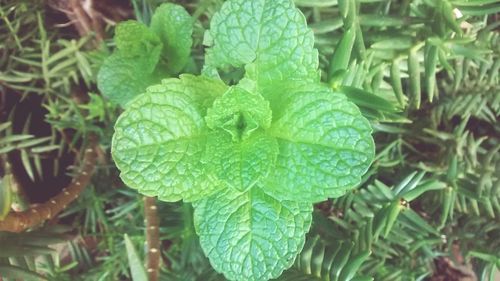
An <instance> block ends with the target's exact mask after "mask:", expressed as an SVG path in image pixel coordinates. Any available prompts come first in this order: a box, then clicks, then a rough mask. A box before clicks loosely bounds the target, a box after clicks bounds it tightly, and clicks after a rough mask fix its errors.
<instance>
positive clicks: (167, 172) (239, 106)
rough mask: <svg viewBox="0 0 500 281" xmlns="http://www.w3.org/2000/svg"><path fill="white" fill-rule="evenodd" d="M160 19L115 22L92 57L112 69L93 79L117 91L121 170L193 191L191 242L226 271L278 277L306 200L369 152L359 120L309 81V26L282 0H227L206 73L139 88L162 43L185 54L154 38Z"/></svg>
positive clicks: (307, 209) (215, 24)
mask: <svg viewBox="0 0 500 281" xmlns="http://www.w3.org/2000/svg"><path fill="white" fill-rule="evenodd" d="M159 17H160V16H159ZM159 17H157V20H156V22H161V23H163V22H169V21H174V20H175V17H174V18H171V19H170V20H169V19H167V18H161V20H160V19H159ZM165 26H166V24H165V25H162V24H160V23H158V24H155V18H154V17H153V23H152V25H151V28H150V29H148V28H146V27H145V26H141V25H139V24H138V23H126V24H124V25H123V26H122V27H120V29H118V30H117V35H116V38H115V40H116V42H117V48H118V51H117V55H116V57H117V58H119V59H116V60H117V61H119V62H116V64H115V62H114V60H115V58H111V57H110V59H109V61H108V62H107V64H108V65H106V63H105V65H104V66H103V69H102V70H101V74H102V75H100V77H101V79H104V80H106V79H110V80H111V81H106V82H104V81H103V82H102V83H104V84H106V83H109V84H107V85H102V90H106V89H109V91H110V93H111V92H113V94H109V97H110V98H112V99H113V98H114V99H122V98H123V101H120V102H121V103H122V104H126V109H125V111H124V112H123V114H122V115H121V116H120V117H119V119H118V120H117V122H116V125H115V134H114V136H113V140H112V155H113V158H114V161H115V163H116V165H117V167H118V168H119V169H120V170H121V175H120V176H121V178H122V179H123V181H124V182H125V183H126V184H127V185H128V186H130V187H131V188H134V189H137V190H138V191H139V192H141V193H142V194H144V195H147V196H157V197H158V198H159V199H160V200H163V201H168V202H172V201H178V200H184V201H185V202H192V203H193V206H194V208H195V214H194V224H195V228H196V231H197V233H198V235H199V236H200V243H201V246H202V248H203V250H204V252H205V253H206V255H207V256H208V258H209V259H210V262H211V264H212V266H213V267H214V268H215V269H216V270H217V271H219V272H221V273H223V274H224V275H225V277H226V278H227V279H230V280H269V279H272V278H276V277H278V276H279V275H280V274H281V273H282V272H283V270H285V269H287V268H288V267H290V266H291V265H292V264H293V262H294V260H295V257H296V255H297V254H298V253H299V252H300V250H301V249H302V247H303V245H304V240H305V234H306V233H307V232H308V230H309V228H310V226H311V220H312V218H311V217H312V215H311V214H312V204H313V203H315V202H320V201H323V200H326V199H327V198H334V197H339V196H341V195H343V194H345V192H346V191H348V190H350V189H352V188H353V187H355V186H356V185H358V184H359V183H360V181H361V177H362V176H363V174H364V173H365V172H366V170H367V169H368V167H369V165H370V164H371V162H372V160H373V157H374V143H373V139H372V137H371V127H370V124H369V122H368V121H367V120H366V119H365V118H364V117H363V116H362V115H361V113H360V111H359V109H358V108H357V107H356V106H355V105H354V104H353V103H351V102H350V101H349V100H348V99H347V98H346V97H345V96H344V95H343V94H342V93H339V92H334V91H333V90H332V89H331V88H329V87H327V86H325V85H322V84H321V83H320V73H319V70H318V52H317V50H316V49H314V36H313V33H312V31H311V30H310V29H308V28H307V24H306V20H305V18H304V16H303V15H302V13H301V12H300V11H299V10H298V9H296V8H295V6H294V4H293V1H291V0H251V1H248V0H229V1H226V2H225V3H224V4H223V5H222V8H221V10H220V11H219V12H218V13H216V14H215V15H214V17H213V19H212V22H211V28H210V31H209V32H208V33H207V35H206V43H207V44H208V49H207V54H206V64H205V68H204V73H205V75H201V76H194V75H189V74H183V75H180V77H179V78H170V79H164V80H162V81H161V83H160V84H157V85H153V86H150V87H147V89H146V90H145V91H144V92H145V93H143V94H141V95H137V94H139V93H141V90H140V89H141V88H142V87H144V88H145V87H146V85H148V84H149V83H150V81H152V80H155V79H156V77H157V76H155V75H156V74H158V75H160V74H162V73H163V72H161V71H160V72H157V70H158V69H163V68H162V67H161V66H162V63H161V62H160V63H159V61H160V59H159V57H161V55H160V54H163V53H164V52H165V51H167V53H168V54H170V55H171V56H172V57H171V59H170V60H169V62H171V63H173V64H172V66H173V67H174V69H177V70H178V69H180V68H176V66H179V65H181V64H182V63H180V62H179V61H183V60H182V59H181V58H183V57H184V55H185V54H186V53H182V54H180V53H179V51H178V49H177V48H176V47H175V46H174V47H173V48H171V49H170V48H167V49H162V48H161V47H158V46H161V42H163V38H161V36H158V34H163V32H164V31H165V28H166V27H165ZM126 30H130V33H128V32H129V31H126ZM165 34H166V33H165ZM168 37H169V36H167V38H168ZM158 38H161V39H160V40H158ZM136 39H137V41H136ZM120 42H122V43H120ZM167 42H168V39H167ZM163 46H172V45H167V44H164V45H163ZM181 49H182V48H181ZM144 50H147V51H144ZM114 55H115V54H114ZM114 55H112V57H113V56H114ZM174 58H177V59H174ZM121 64H123V65H121ZM158 66H160V67H158ZM115 67H116V69H115ZM124 67H132V68H125V69H124ZM230 67H233V68H240V67H244V69H245V77H244V78H243V79H242V80H241V81H240V82H239V83H238V84H236V85H233V86H228V85H225V84H224V83H223V82H222V80H221V79H220V78H218V71H219V70H222V69H228V68H230ZM136 72H137V73H136ZM117 74H119V75H117ZM122 74H123V75H122ZM120 75H122V76H120ZM162 75H163V74H162ZM115 76H120V77H119V78H118V77H115ZM160 76H161V75H160ZM126 77H128V80H127V81H126V82H127V83H130V85H132V86H131V87H129V86H128V84H127V85H122V83H125V78H126ZM148 79H152V80H148ZM119 84H120V85H119ZM124 88H127V89H126V90H125V89H124ZM136 95H137V97H135V98H133V99H132V100H131V101H130V102H128V100H130V99H131V98H132V97H133V96H136Z"/></svg>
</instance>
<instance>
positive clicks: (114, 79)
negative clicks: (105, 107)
mask: <svg viewBox="0 0 500 281" xmlns="http://www.w3.org/2000/svg"><path fill="white" fill-rule="evenodd" d="M150 63H151V61H149V58H148V57H133V58H129V57H126V56H123V55H122V54H121V52H117V53H114V54H112V55H111V56H109V57H108V58H106V59H105V60H104V63H103V64H102V66H101V68H100V69H99V73H98V75H97V86H98V88H99V90H100V91H101V93H102V94H103V95H104V96H106V97H107V98H108V99H109V100H110V101H111V102H113V103H115V104H120V105H121V106H123V107H125V106H126V104H127V103H128V102H129V101H130V100H132V99H133V98H134V97H136V96H138V95H140V94H142V93H144V92H145V91H146V88H147V87H148V86H149V85H152V84H155V83H158V82H160V80H161V74H160V73H153V72H152V71H153V70H152V69H151V64H150ZM153 69H154V66H153Z"/></svg>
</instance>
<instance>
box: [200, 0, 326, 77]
mask: <svg viewBox="0 0 500 281" xmlns="http://www.w3.org/2000/svg"><path fill="white" fill-rule="evenodd" d="M210 37H211V39H212V46H211V48H210V49H209V50H208V53H207V56H209V58H208V59H207V61H209V62H210V63H214V65H215V66H216V67H220V66H228V65H231V66H234V67H240V66H244V65H247V64H251V63H253V64H252V65H251V66H249V67H247V70H248V71H249V73H248V75H249V76H250V77H252V78H254V79H256V80H257V81H258V82H259V84H260V85H265V84H267V83H269V82H271V81H272V80H282V79H308V80H314V81H317V80H318V79H319V75H318V52H317V50H316V49H314V36H313V33H312V31H311V30H310V29H308V28H307V24H306V20H305V17H304V15H303V14H302V13H301V12H300V11H299V10H298V9H296V8H295V6H294V4H293V1H291V0H254V1H248V0H234V1H227V2H225V3H224V5H223V6H222V8H221V10H220V11H219V12H218V13H216V14H215V15H214V17H213V18H212V21H211V25H210Z"/></svg>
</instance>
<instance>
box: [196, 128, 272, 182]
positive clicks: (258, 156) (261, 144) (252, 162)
mask: <svg viewBox="0 0 500 281" xmlns="http://www.w3.org/2000/svg"><path fill="white" fill-rule="evenodd" d="M277 155H278V143H277V142H276V140H275V139H274V138H272V137H269V136H267V135H265V134H264V133H262V132H256V133H254V134H252V135H251V136H250V137H249V138H246V139H244V140H241V141H236V142H235V141H233V140H232V138H231V136H230V135H228V134H226V133H224V132H221V131H216V132H215V133H213V134H212V135H211V136H210V137H209V139H208V143H207V151H206V157H205V160H204V162H206V164H205V165H206V167H207V170H208V171H209V172H211V173H214V174H215V175H216V176H217V178H218V179H219V180H221V181H222V182H224V183H225V184H227V185H228V186H229V187H231V188H235V189H237V190H239V191H245V190H248V189H249V188H251V187H253V186H254V185H255V184H257V183H259V182H260V183H262V180H263V179H265V178H266V177H267V176H268V174H269V172H270V170H271V168H272V167H274V163H275V162H276V157H277Z"/></svg>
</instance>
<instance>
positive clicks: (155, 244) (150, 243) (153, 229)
mask: <svg viewBox="0 0 500 281" xmlns="http://www.w3.org/2000/svg"><path fill="white" fill-rule="evenodd" d="M144 215H145V217H146V244H147V251H148V252H147V262H146V270H147V272H148V276H149V281H157V280H158V276H159V268H160V231H159V229H158V226H159V224H160V221H159V219H158V212H157V207H156V199H155V198H154V197H144Z"/></svg>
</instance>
